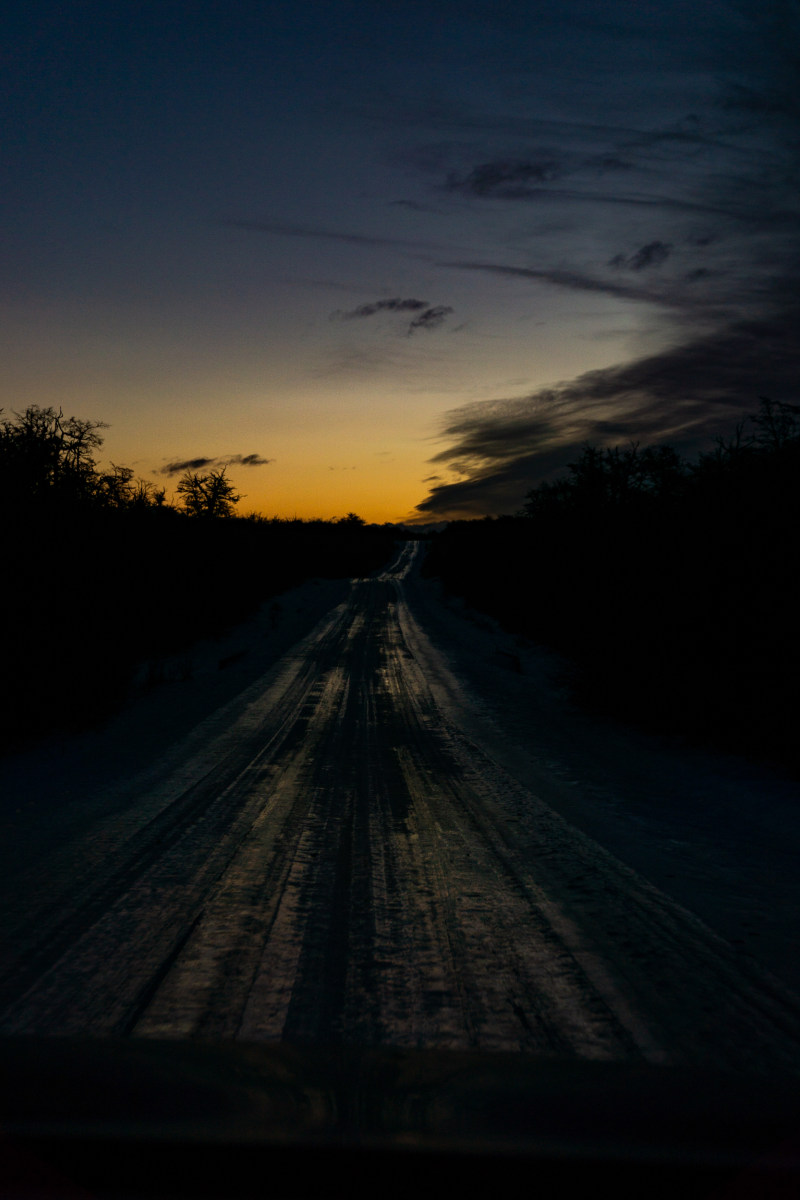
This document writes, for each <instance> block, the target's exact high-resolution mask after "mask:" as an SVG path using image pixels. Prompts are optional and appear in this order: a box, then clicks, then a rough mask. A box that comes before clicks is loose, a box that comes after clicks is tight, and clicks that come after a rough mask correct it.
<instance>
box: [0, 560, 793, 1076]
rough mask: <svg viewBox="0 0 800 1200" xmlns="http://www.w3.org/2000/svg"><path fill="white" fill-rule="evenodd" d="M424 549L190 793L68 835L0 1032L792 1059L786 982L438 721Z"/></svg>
mask: <svg viewBox="0 0 800 1200" xmlns="http://www.w3.org/2000/svg"><path fill="white" fill-rule="evenodd" d="M417 553H418V545H416V544H407V545H406V547H405V548H404V549H403V551H402V553H401V555H400V557H399V559H398V561H397V563H396V564H395V565H394V567H393V569H392V570H390V571H388V572H385V573H384V574H383V575H382V576H380V577H379V578H377V579H370V580H359V581H354V583H353V586H352V589H351V594H350V598H349V601H348V602H347V603H346V604H345V605H343V606H341V607H340V608H339V609H337V610H334V611H333V612H332V613H331V614H330V615H329V617H328V618H326V620H325V621H323V622H322V623H321V624H320V625H319V626H318V627H317V629H316V630H315V631H314V633H313V634H312V635H310V636H309V637H308V638H307V639H305V641H304V642H302V643H300V644H299V645H298V646H297V647H295V650H294V651H293V652H292V653H291V654H290V655H287V656H286V657H285V659H284V660H282V661H281V663H279V664H278V665H277V666H276V667H275V668H274V669H273V670H272V671H270V672H268V674H267V675H266V676H265V677H264V679H263V681H262V686H261V688H260V690H259V694H258V695H257V696H256V697H255V698H254V699H253V702H252V703H251V704H250V706H249V708H248V709H247V711H246V713H245V715H244V716H243V717H242V719H241V721H240V722H239V723H238V724H237V725H236V726H235V727H234V728H232V729H231V730H229V731H228V734H227V736H226V739H225V742H224V746H221V747H220V748H219V756H218V758H217V759H215V758H214V753H213V751H214V747H213V746H212V747H209V758H210V763H211V765H210V766H209V767H208V769H207V770H203V771H202V772H200V773H199V775H198V772H197V771H195V775H197V777H196V778H192V781H191V783H190V784H189V786H185V779H184V777H183V776H181V777H180V778H177V779H176V778H170V779H165V781H164V783H163V786H162V787H161V789H160V790H156V792H154V793H153V794H151V795H149V796H147V797H143V798H142V799H141V802H140V803H139V804H138V805H137V807H136V809H135V810H132V811H131V813H130V814H128V817H127V820H126V822H123V823H121V824H120V825H118V826H114V827H113V829H110V828H109V827H103V828H102V829H98V830H95V831H89V832H88V833H87V834H85V835H84V836H83V838H82V839H79V840H78V841H76V843H75V844H73V845H71V846H70V847H66V848H65V849H64V851H63V852H62V854H61V855H60V857H59V858H58V862H57V863H56V864H55V866H54V870H53V872H52V875H51V876H50V877H49V878H48V879H47V881H44V882H42V883H41V885H40V887H39V889H38V899H37V900H36V901H35V902H34V901H32V903H31V907H30V910H29V911H27V912H25V913H23V915H22V916H21V919H20V920H19V922H18V924H17V925H16V927H15V928H14V929H13V930H12V931H11V934H10V935H9V937H8V939H7V945H6V949H5V957H6V961H7V962H8V968H7V969H5V970H4V978H5V984H4V985H3V990H2V992H0V996H1V997H2V1004H3V1007H2V1009H1V1010H0V1030H2V1032H4V1033H93V1034H98V1033H101V1034H117V1035H128V1034H135V1035H137V1036H147V1037H204V1038H205V1037H207V1038H237V1037H238V1038H244V1039H255V1040H264V1039H266V1040H278V1039H283V1040H288V1041H293V1042H297V1043H306V1044H308V1043H313V1044H336V1043H341V1042H350V1043H359V1044H364V1045H380V1044H385V1045H400V1046H418V1045H419V1046H443V1047H444V1046H446V1047H478V1048H482V1049H492V1050H525V1051H528V1052H531V1053H535V1054H559V1055H577V1056H582V1057H589V1058H606V1059H631V1058H642V1057H644V1058H648V1059H651V1060H655V1061H665V1060H668V1061H694V1062H698V1061H701V1062H707V1063H709V1064H711V1063H713V1064H716V1065H721V1066H726V1065H728V1066H730V1065H737V1066H751V1067H759V1068H761V1067H763V1066H764V1065H765V1064H767V1065H768V1064H769V1063H771V1062H774V1063H776V1064H778V1063H780V1064H781V1065H782V1066H783V1067H784V1068H785V1067H786V1066H790V1067H791V1066H795V1067H796V1066H797V1065H798V1063H800V1050H799V1049H798V1047H800V1019H799V1018H798V1012H797V1006H796V1002H795V1001H794V999H793V997H792V996H791V995H790V994H789V993H787V992H785V991H784V990H783V989H782V988H781V987H780V986H779V985H778V984H776V983H775V982H774V981H773V980H771V978H770V977H768V976H767V975H765V974H764V973H762V972H759V971H758V969H757V968H755V967H754V966H748V965H747V963H743V962H742V961H740V960H739V959H738V958H737V956H736V955H735V954H734V953H733V951H732V950H731V948H730V947H729V946H728V945H727V944H726V943H725V942H724V941H722V940H721V939H720V938H718V937H716V936H715V935H714V934H713V933H711V931H709V930H708V929H707V928H706V927H705V926H703V925H702V924H701V923H700V922H699V921H697V920H695V919H694V918H693V917H692V916H691V915H690V914H689V913H687V912H685V911H684V910H682V909H681V908H679V907H678V906H677V905H676V904H674V903H673V902H672V901H670V900H668V899H667V898H666V897H665V896H663V895H662V894H661V893H659V892H658V891H656V889H655V888H653V887H651V886H650V885H649V884H647V882H646V881H644V880H643V879H641V878H640V877H639V876H637V875H635V874H634V873H633V872H632V871H630V870H628V869H627V868H625V867H624V866H623V865H622V864H620V863H619V862H618V861H617V860H615V859H614V858H612V857H611V856H610V855H609V854H607V853H606V852H605V851H603V850H602V849H601V848H600V847H599V846H597V845H596V844H595V843H594V842H592V841H591V840H590V839H588V838H586V837H585V836H583V835H581V834H580V833H578V832H577V831H576V830H574V829H573V828H572V827H571V826H569V825H567V824H566V822H564V821H563V820H562V819H561V818H559V817H558V816H556V814H555V813H554V812H553V811H552V810H550V809H549V808H547V806H546V805H544V804H543V803H542V802H541V801H539V800H538V799H537V798H536V797H535V796H533V795H531V793H530V792H527V791H526V790H525V789H524V788H523V787H521V786H520V785H519V784H518V783H516V782H515V781H514V780H513V779H511V778H510V777H509V776H508V775H507V774H505V773H504V772H503V771H501V770H500V768H498V767H497V766H496V765H495V764H494V763H493V762H492V760H491V759H489V758H488V757H486V756H485V755H484V754H483V753H482V751H481V750H480V749H479V748H478V747H477V746H475V745H474V744H473V742H471V741H470V740H468V739H467V738H466V737H465V736H464V734H463V733H462V732H461V731H460V730H459V728H458V726H457V724H456V723H454V722H453V721H452V720H451V718H450V716H449V715H448V713H447V712H446V711H445V706H443V704H442V703H441V699H440V698H438V697H437V693H436V688H435V687H434V686H433V685H434V682H435V681H434V679H433V676H432V672H433V670H434V667H433V666H432V664H433V663H434V661H435V660H434V658H433V657H431V656H430V655H428V654H427V653H426V652H425V647H426V637H425V634H424V632H423V630H422V629H421V628H420V627H419V625H418V624H417V622H416V621H415V619H414V617H413V614H412V612H411V610H410V608H409V606H408V604H407V602H406V599H405V594H404V585H403V580H404V578H405V576H406V575H407V573H408V571H409V570H410V569H411V567H412V565H413V562H414V559H415V556H416V554H417ZM185 774H186V775H187V776H188V777H191V776H192V772H191V771H190V770H189V768H187V771H186V772H185ZM70 863H72V864H73V866H72V871H70ZM30 886H31V895H32V896H33V895H36V894H37V888H36V883H35V881H33V880H32V881H31V884H30Z"/></svg>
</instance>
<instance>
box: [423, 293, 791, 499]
mask: <svg viewBox="0 0 800 1200" xmlns="http://www.w3.org/2000/svg"><path fill="white" fill-rule="evenodd" d="M798 319H800V305H797V304H796V305H795V307H794V309H791V310H784V311H783V312H782V313H781V315H779V316H774V317H772V318H762V319H760V320H753V321H749V322H745V321H742V322H738V323H736V324H732V325H730V326H729V327H727V328H725V329H723V330H720V331H717V332H714V333H710V334H708V335H706V336H703V337H699V338H696V339H695V340H694V341H690V342H687V343H685V344H682V345H675V346H673V347H671V348H669V349H667V350H665V351H663V352H661V353H659V354H654V355H649V356H647V357H644V358H641V359H638V360H636V361H634V362H631V363H627V364H624V365H620V366H615V367H610V368H607V369H604V370H599V371H590V372H587V373H586V374H584V375H581V376H579V377H578V378H577V379H574V380H571V381H569V382H566V383H562V384H558V385H557V386H555V387H552V388H542V389H540V390H538V391H536V392H533V393H532V394H530V395H528V396H522V397H518V398H512V399H506V400H492V401H479V402H478V403H475V404H470V405H466V406H464V407H462V408H457V409H453V410H452V411H451V412H450V413H448V414H447V418H446V423H445V427H444V429H443V430H442V436H443V437H444V438H446V439H448V441H449V442H450V445H449V446H447V447H446V448H445V449H443V450H441V451H440V452H439V453H438V454H436V455H434V457H433V458H432V459H431V460H430V461H431V463H433V464H435V465H436V466H437V467H440V468H441V467H443V466H445V467H447V468H449V469H450V470H451V472H453V473H454V474H455V475H457V476H459V478H456V479H453V480H452V481H451V482H446V483H439V484H437V485H436V486H434V487H433V488H431V491H430V493H429V495H428V496H427V497H426V498H425V499H424V500H423V501H422V502H421V503H420V504H419V505H418V506H417V511H418V513H419V516H420V519H424V520H430V519H437V518H448V517H449V518H453V517H475V516H483V515H485V514H487V513H495V514H497V513H503V512H515V511H517V510H518V509H519V508H520V507H521V505H522V502H523V499H524V497H525V494H526V493H527V492H528V491H529V490H530V489H531V488H532V487H534V486H536V484H537V483H540V482H542V481H543V480H545V479H548V478H551V477H552V476H553V475H555V474H560V473H562V472H563V471H564V470H566V466H567V463H568V462H569V461H570V460H571V459H572V458H574V457H575V456H576V455H577V454H578V453H579V452H580V449H581V447H582V446H583V445H585V444H586V443H587V442H593V443H596V444H599V445H617V444H622V443H624V442H627V441H630V440H635V441H639V440H641V441H643V442H645V443H648V442H650V443H658V442H670V443H671V444H673V445H675V446H676V447H677V448H678V449H680V450H681V451H682V452H684V453H690V454H693V453H695V452H697V451H698V450H700V449H703V448H708V446H709V445H710V444H711V441H712V439H713V437H715V436H716V435H717V434H719V433H720V432H725V431H726V430H732V429H733V426H734V425H735V423H736V422H737V421H739V420H741V419H743V418H744V417H745V416H746V415H748V414H749V413H751V412H753V411H755V410H756V409H757V407H758V397H759V396H760V395H768V396H771V397H773V398H774V399H777V400H784V401H790V402H791V401H793V400H796V398H797V377H798V366H800V349H798V347H797V342H796V339H795V336H794V332H793V331H794V330H795V329H796V327H797V320H798Z"/></svg>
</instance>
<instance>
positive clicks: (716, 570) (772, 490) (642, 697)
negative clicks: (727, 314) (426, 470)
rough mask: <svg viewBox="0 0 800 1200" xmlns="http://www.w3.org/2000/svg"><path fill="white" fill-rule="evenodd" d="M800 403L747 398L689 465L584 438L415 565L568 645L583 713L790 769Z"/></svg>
mask: <svg viewBox="0 0 800 1200" xmlns="http://www.w3.org/2000/svg"><path fill="white" fill-rule="evenodd" d="M798 415H800V408H798V407H795V406H794V405H788V404H781V403H778V402H776V401H772V400H768V399H762V401H761V407H760V410H759V412H758V413H757V414H756V415H755V416H752V417H750V418H748V420H747V421H746V422H743V423H742V424H741V425H740V426H739V427H738V428H737V430H736V433H735V435H734V436H733V437H732V438H730V439H725V438H719V439H718V441H717V443H716V445H715V447H714V449H713V450H712V451H710V452H708V453H704V454H701V455H700V457H699V459H698V460H697V461H694V462H689V461H686V460H685V459H683V458H682V457H681V456H679V455H678V454H677V453H676V452H675V450H674V449H672V448H671V447H669V446H652V447H645V448H641V447H640V446H639V445H629V446H627V447H615V448H613V449H599V448H597V447H595V446H587V447H586V448H585V449H584V450H583V452H582V454H581V455H580V457H579V458H578V459H577V461H576V462H573V463H571V464H569V471H568V473H567V474H565V475H564V476H562V477H561V478H559V479H557V480H556V481H555V482H552V483H544V484H541V485H540V486H539V487H536V488H534V489H533V490H532V491H530V492H529V493H528V495H527V499H526V503H525V505H524V508H523V510H522V511H521V512H520V513H519V514H518V515H517V516H514V517H502V518H497V519H486V520H484V521H461V522H455V523H453V524H451V525H449V526H448V527H447V529H445V530H444V531H443V532H441V533H439V534H438V535H436V536H435V537H434V539H433V544H432V547H431V550H430V552H429V555H428V559H427V563H426V570H427V572H428V573H430V574H434V575H438V576H440V577H441V579H442V580H443V582H444V585H445V587H446V588H447V589H448V590H449V591H451V592H453V593H456V594H459V595H461V596H463V597H464V598H465V599H466V600H467V601H468V603H469V604H471V605H473V606H474V607H476V608H478V609H481V610H483V611H485V612H487V613H490V614H492V615H493V616H495V617H497V618H498V619H499V620H500V621H501V622H502V623H503V624H504V625H505V626H506V627H507V628H508V629H509V630H512V631H515V632H518V633H521V634H524V635H525V636H527V637H529V638H531V639H533V640H534V641H537V642H539V643H541V644H544V645H547V646H550V647H552V648H554V649H557V650H558V651H560V652H561V653H563V654H564V655H566V656H568V658H569V659H570V660H571V661H572V663H573V664H574V668H575V670H574V675H573V680H572V683H573V687H574V692H575V695H576V697H577V698H578V699H580V700H581V701H582V702H584V703H586V704H589V705H590V706H592V707H593V708H594V709H596V710H598V711H601V712H603V713H606V714H609V715H615V716H620V717H623V718H625V719H629V720H633V721H636V722H638V723H641V724H644V725H645V726H646V727H648V728H650V729H653V730H656V731H663V732H670V733H678V734H684V735H688V736H689V737H690V738H692V739H696V740H698V741H700V742H704V743H711V744H715V745H717V746H721V747H724V748H727V749H731V750H735V751H742V752H745V753H749V754H753V755H759V756H767V757H770V758H773V759H776V760H780V761H783V762H784V763H788V764H790V765H791V766H792V767H793V768H795V769H796V768H798V767H799V766H800V738H798V728H799V725H798V721H799V719H800V631H799V629H798V622H799V619H800V583H799V582H798V580H799V579H800V574H799V573H798V571H797V538H798V528H800V521H799V519H800V423H798Z"/></svg>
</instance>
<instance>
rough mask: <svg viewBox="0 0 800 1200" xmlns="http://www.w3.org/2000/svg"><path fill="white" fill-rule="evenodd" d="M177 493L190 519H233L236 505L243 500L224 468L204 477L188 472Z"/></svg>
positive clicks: (182, 478)
mask: <svg viewBox="0 0 800 1200" xmlns="http://www.w3.org/2000/svg"><path fill="white" fill-rule="evenodd" d="M177 491H178V494H179V495H180V496H181V497H182V500H183V507H184V510H185V511H186V512H187V513H188V514H189V516H190V517H232V516H233V513H234V505H235V504H238V503H239V501H240V500H241V496H240V495H239V494H238V493H237V491H236V489H235V487H234V486H233V484H232V483H231V482H230V480H229V479H228V477H227V474H226V471H225V468H224V467H222V468H221V469H220V470H217V471H208V472H207V473H206V474H204V475H200V474H198V473H197V472H195V471H186V472H185V473H184V474H183V475H182V476H181V479H180V482H179V484H178V487H177Z"/></svg>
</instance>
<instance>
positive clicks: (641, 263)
mask: <svg viewBox="0 0 800 1200" xmlns="http://www.w3.org/2000/svg"><path fill="white" fill-rule="evenodd" d="M672 249H673V247H672V243H671V242H659V241H655V242H648V243H647V245H646V246H641V247H640V249H638V250H637V251H636V253H635V254H631V255H630V257H629V258H626V257H625V255H624V254H615V255H614V257H613V258H612V259H611V260H610V261H609V264H608V265H609V266H610V267H616V268H617V269H618V270H621V269H623V268H625V269H626V270H628V271H644V270H646V268H647V267H658V266H660V265H661V263H663V262H666V261H667V259H668V258H669V256H670V254H671V253H672Z"/></svg>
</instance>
